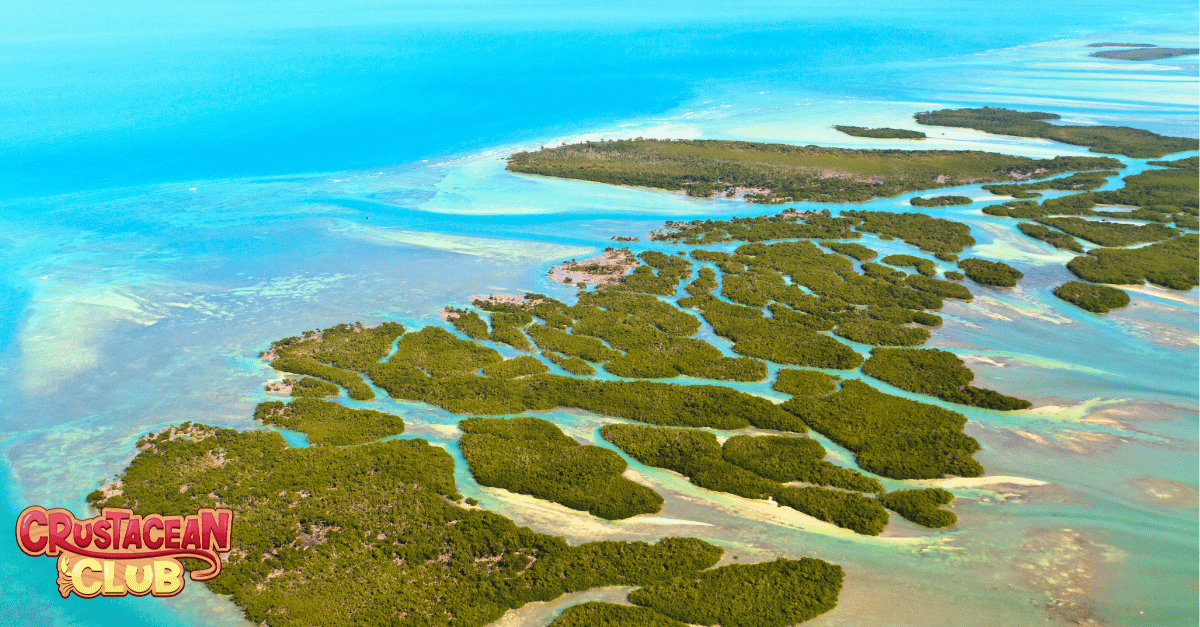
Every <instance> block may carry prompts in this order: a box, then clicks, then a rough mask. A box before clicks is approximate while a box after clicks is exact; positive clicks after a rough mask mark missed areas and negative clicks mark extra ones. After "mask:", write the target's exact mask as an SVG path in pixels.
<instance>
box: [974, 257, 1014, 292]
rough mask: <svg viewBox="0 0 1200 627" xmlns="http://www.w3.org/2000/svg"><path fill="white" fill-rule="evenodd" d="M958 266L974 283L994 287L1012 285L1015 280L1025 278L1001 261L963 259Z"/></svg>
mask: <svg viewBox="0 0 1200 627" xmlns="http://www.w3.org/2000/svg"><path fill="white" fill-rule="evenodd" d="M958 267H959V268H962V270H963V272H966V273H967V276H968V277H970V278H971V280H972V281H974V282H976V283H981V284H983V285H994V286H996V287H1013V286H1014V285H1016V284H1017V281H1019V280H1021V279H1023V278H1025V274H1024V273H1022V272H1021V271H1020V270H1017V269H1016V268H1014V267H1012V266H1010V265H1008V264H1006V263H1004V262H1002V261H988V260H986V259H963V260H962V261H960V262H958Z"/></svg>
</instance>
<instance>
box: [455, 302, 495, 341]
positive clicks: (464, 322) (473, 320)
mask: <svg viewBox="0 0 1200 627" xmlns="http://www.w3.org/2000/svg"><path fill="white" fill-rule="evenodd" d="M446 314H447V316H446V319H447V320H449V321H450V324H453V325H454V328H456V329H458V330H459V331H462V332H463V335H466V336H467V337H469V338H471V339H473V340H486V339H487V336H488V323H487V322H484V320H483V318H481V317H479V314H478V313H477V312H474V311H470V310H468V309H455V308H454V307H447V308H446Z"/></svg>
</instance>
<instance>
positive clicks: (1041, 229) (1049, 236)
mask: <svg viewBox="0 0 1200 627" xmlns="http://www.w3.org/2000/svg"><path fill="white" fill-rule="evenodd" d="M1017 228H1018V229H1020V230H1021V232H1022V233H1024V234H1025V235H1027V236H1029V237H1032V238H1033V239H1040V240H1042V241H1043V242H1046V243H1047V244H1050V245H1051V246H1053V247H1055V248H1061V249H1063V250H1073V251H1075V252H1077V253H1081V252H1083V245H1082V244H1080V243H1079V241H1078V240H1076V239H1075V238H1074V237H1071V236H1070V235H1067V234H1066V233H1063V232H1061V231H1053V230H1051V229H1049V228H1046V227H1045V226H1043V225H1041V224H1034V223H1032V222H1022V223H1020V224H1018V225H1017Z"/></svg>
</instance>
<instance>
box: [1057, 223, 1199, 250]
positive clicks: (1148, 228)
mask: <svg viewBox="0 0 1200 627" xmlns="http://www.w3.org/2000/svg"><path fill="white" fill-rule="evenodd" d="M1036 220H1037V221H1038V222H1040V223H1042V224H1045V225H1046V226H1052V227H1054V228H1056V229H1058V230H1060V231H1063V232H1064V233H1067V234H1069V235H1074V236H1075V237H1078V238H1079V239H1083V240H1087V241H1089V242H1092V243H1093V244H1099V245H1100V246H1130V245H1132V244H1143V243H1146V242H1161V241H1163V240H1168V239H1171V238H1172V237H1175V236H1177V235H1179V231H1178V230H1177V229H1174V228H1171V227H1169V226H1165V225H1163V224H1158V223H1151V224H1125V223H1123V222H1109V221H1107V220H1099V221H1097V220H1084V219H1083V218H1036Z"/></svg>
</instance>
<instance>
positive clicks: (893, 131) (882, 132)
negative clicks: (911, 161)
mask: <svg viewBox="0 0 1200 627" xmlns="http://www.w3.org/2000/svg"><path fill="white" fill-rule="evenodd" d="M833 128H835V129H837V130H838V131H840V132H842V133H845V134H847V135H853V136H854V137H870V138H872V139H925V133H922V132H921V131H909V130H905V129H902V128H863V127H861V126H841V125H834V127H833Z"/></svg>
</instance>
